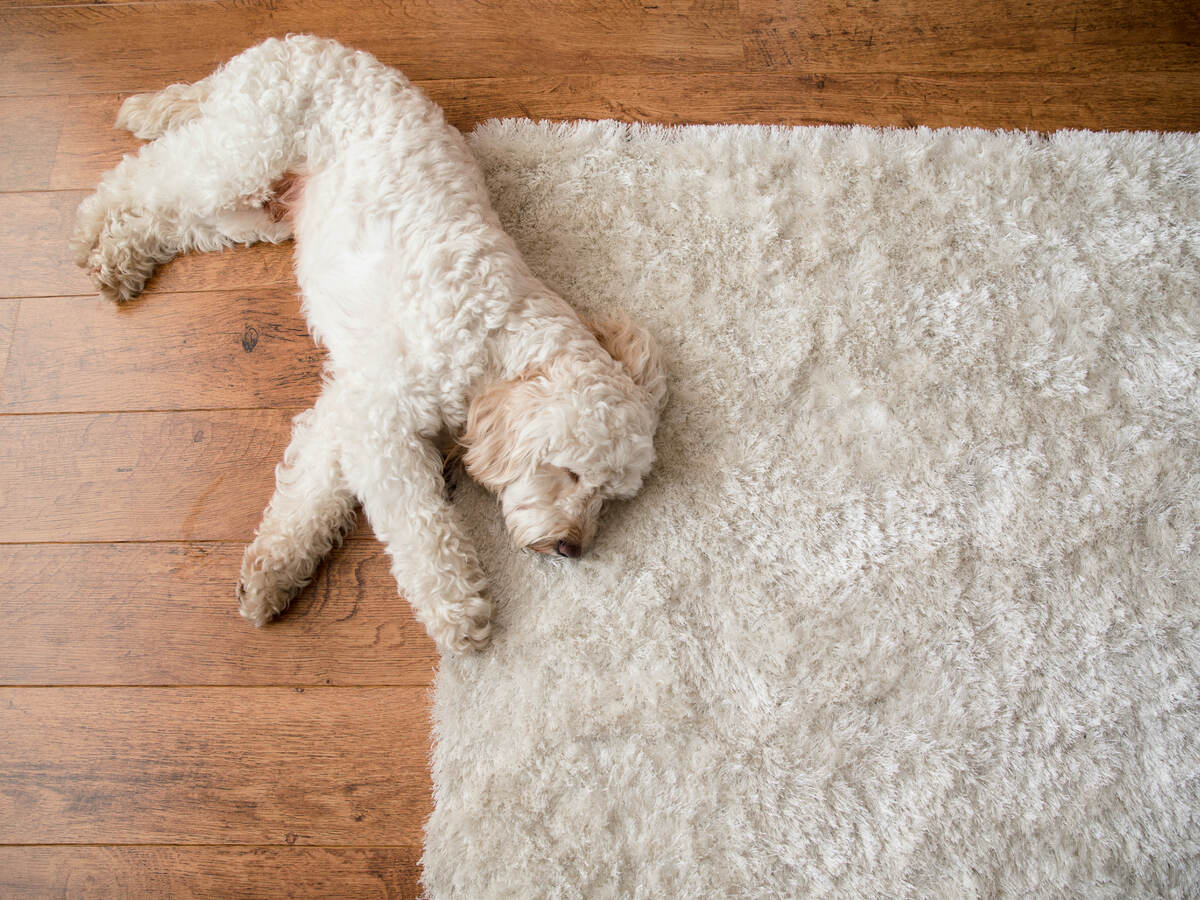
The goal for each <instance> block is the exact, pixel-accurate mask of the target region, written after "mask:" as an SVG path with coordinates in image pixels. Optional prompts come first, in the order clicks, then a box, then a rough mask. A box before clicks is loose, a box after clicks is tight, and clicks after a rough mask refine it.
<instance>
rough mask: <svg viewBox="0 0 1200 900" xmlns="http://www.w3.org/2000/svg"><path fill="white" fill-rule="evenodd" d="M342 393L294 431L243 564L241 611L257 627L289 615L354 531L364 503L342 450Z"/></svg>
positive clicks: (326, 395) (324, 399) (331, 392)
mask: <svg viewBox="0 0 1200 900" xmlns="http://www.w3.org/2000/svg"><path fill="white" fill-rule="evenodd" d="M341 393H342V392H341V391H340V389H339V387H338V385H337V383H336V382H331V383H330V384H328V385H326V387H325V390H324V391H322V392H321V396H320V397H318V398H317V403H316V406H314V407H313V408H312V409H310V410H307V411H306V412H303V413H301V414H300V415H298V416H297V417H296V418H295V420H294V421H293V423H292V439H291V442H290V443H289V444H288V448H287V451H286V452H285V453H284V455H283V462H281V463H280V464H279V465H278V466H277V467H276V469H275V496H273V497H272V498H271V503H270V505H269V506H268V507H267V511H266V512H265V513H264V514H263V520H262V524H261V525H259V526H258V531H257V532H256V534H255V536H254V541H253V543H251V544H250V546H248V547H247V548H246V553H245V555H244V557H243V558H242V572H241V578H240V579H239V581H238V587H237V597H238V605H239V606H240V607H241V611H242V615H243V616H245V617H246V618H247V619H249V620H250V621H251V622H253V623H254V624H255V625H264V624H266V623H267V622H268V621H270V620H271V619H272V618H273V617H274V616H277V615H278V614H279V613H280V612H282V611H283V610H284V609H285V608H286V607H287V605H288V603H290V602H291V600H292V597H294V596H295V595H296V594H297V593H298V592H299V591H300V590H301V588H303V587H304V586H305V585H306V584H308V582H309V581H310V580H311V579H312V577H313V573H314V572H315V571H316V569H317V566H318V565H319V564H320V562H321V560H322V559H324V558H325V557H326V555H328V553H329V551H330V550H331V549H332V548H333V547H334V546H335V545H336V544H338V543H340V542H341V539H342V536H343V535H344V534H345V533H346V531H347V530H349V529H350V528H351V527H352V526H353V525H354V519H355V513H356V511H357V508H358V502H357V500H356V499H355V496H354V494H353V493H352V492H351V490H350V488H349V486H348V485H347V483H346V479H345V477H344V476H343V475H342V469H341V464H340V462H339V460H338V449H337V443H336V439H337V436H338V431H337V416H338V409H339V406H340V403H341V399H340V397H341Z"/></svg>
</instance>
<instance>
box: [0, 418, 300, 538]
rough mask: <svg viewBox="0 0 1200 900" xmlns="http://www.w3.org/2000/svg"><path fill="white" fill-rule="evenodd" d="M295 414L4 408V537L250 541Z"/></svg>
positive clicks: (0, 479)
mask: <svg viewBox="0 0 1200 900" xmlns="http://www.w3.org/2000/svg"><path fill="white" fill-rule="evenodd" d="M292 415H293V413H292V412H290V411H286V410H249V411H247V410H233V411H229V410H226V411H220V412H172V413H115V414H100V415H61V416H56V415H49V416H40V415H30V416H3V417H0V509H2V510H3V512H0V542H7V543H20V542H28V541H56V542H62V541H68V542H69V541H150V540H236V541H244V540H247V539H249V537H250V536H251V535H252V533H253V531H254V528H255V527H256V526H257V525H258V522H259V519H260V517H261V515H262V510H263V508H264V507H265V506H266V504H267V501H268V500H269V499H270V497H271V492H272V491H273V485H274V469H275V465H276V464H277V463H278V462H279V460H280V459H281V458H282V456H283V450H284V447H285V446H286V445H287V441H288V435H289V433H290V430H291V419H292Z"/></svg>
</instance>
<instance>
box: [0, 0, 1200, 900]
mask: <svg viewBox="0 0 1200 900" xmlns="http://www.w3.org/2000/svg"><path fill="white" fill-rule="evenodd" d="M288 31H314V32H318V33H322V34H326V35H329V36H332V37H339V38H341V39H343V40H345V41H347V42H348V43H352V44H356V45H357V46H360V47H362V48H364V49H368V50H371V51H373V52H375V53H376V54H377V55H378V56H380V58H382V59H383V60H384V61H385V62H388V63H391V64H394V65H398V66H400V67H402V68H403V69H404V70H405V72H406V74H408V75H409V77H411V78H413V79H415V80H416V81H417V82H418V83H420V84H421V85H422V87H424V89H425V90H426V91H428V92H429V94H430V95H431V96H432V97H433V98H434V99H435V100H436V101H437V102H439V103H440V104H442V105H443V106H444V107H445V109H446V111H447V115H448V117H449V118H450V121H451V122H453V123H454V124H455V125H457V126H458V127H460V128H462V129H464V130H465V129H469V128H471V127H472V126H474V125H475V124H476V123H477V122H479V121H482V120H484V119H487V118H491V117H495V116H530V117H535V118H547V119H570V118H618V119H622V120H626V121H649V122H663V123H670V124H681V123H691V122H700V123H713V122H736V123H755V122H764V123H774V124H785V125H807V124H822V123H836V124H849V123H861V124H867V125H886V126H912V125H927V126H931V127H941V126H974V127H982V128H1027V129H1036V130H1041V131H1052V130H1056V129H1060V128H1091V129H1153V130H1195V129H1196V128H1197V127H1200V6H1197V5H1196V4H1195V3H1194V2H1191V0H1149V2H1145V3H1137V4H1133V3H1120V4H1111V3H1110V4H1105V3H1090V2H1085V0H1050V2H1047V3H1036V4H1035V3H1028V2H1026V3H1017V4H1014V3H1012V2H1008V0H983V2H979V3H969V4H962V3H958V2H951V0H919V2H913V3H906V4H888V3H876V2H870V0H862V2H860V0H837V2H822V3H816V4H811V3H809V4H799V3H789V2H784V0H740V2H738V0H655V2H647V3H630V2H619V0H612V2H601V0H567V2H558V0H536V2H533V3H523V4H516V3H477V2H468V0H450V2H447V3H437V4H430V3H416V2H411V0H399V2H395V3H386V4H343V3H338V2H323V0H150V2H136V3H127V2H110V3H97V2H94V0H53V2H43V0H0V510H2V511H0V621H3V623H4V626H3V627H0V844H8V846H0V896H3V897H47V896H65V897H85V896H86V897H96V896H103V897H116V896H120V897H164V896H196V897H227V896H234V895H236V896H244V897H279V896H295V897H313V896H320V897H341V896H344V897H371V896H380V897H413V896H416V895H417V886H416V881H417V877H418V870H417V860H418V858H419V853H420V849H419V846H420V824H421V821H422V820H423V818H424V816H425V815H426V814H427V813H428V810H429V809H430V804H431V799H430V795H429V780H428V774H427V773H426V769H425V764H426V760H427V755H428V737H429V736H428V723H427V689H428V685H429V683H430V679H431V677H432V673H433V669H434V666H435V665H436V654H435V652H434V650H433V646H432V643H431V642H430V641H429V639H428V637H427V636H425V634H424V633H423V631H422V629H421V628H420V627H419V626H418V625H416V623H415V622H414V621H413V618H412V614H411V612H410V610H409V609H408V608H407V605H406V604H405V603H404V601H403V600H402V599H401V598H400V597H399V596H398V595H397V593H396V588H395V585H394V584H393V582H392V580H391V577H390V575H389V574H388V571H387V560H386V557H385V556H384V555H383V552H382V549H381V548H380V547H379V545H378V544H377V543H376V542H375V541H374V540H373V539H372V536H371V532H370V529H369V527H368V526H366V525H365V524H361V523H360V527H359V528H358V530H357V531H356V532H355V533H354V534H353V535H352V536H351V538H350V540H348V541H347V543H346V545H345V546H344V547H343V548H342V549H340V550H338V551H336V552H335V553H334V554H333V555H332V557H331V559H330V560H329V561H328V563H327V565H325V566H324V567H323V568H322V569H321V570H320V572H319V574H318V576H317V578H316V580H315V582H314V584H313V585H312V586H310V587H309V588H308V589H307V590H306V591H305V592H304V593H303V594H302V595H301V597H300V598H299V599H298V600H297V602H296V604H295V606H294V608H293V609H292V610H291V611H289V613H288V614H286V615H285V616H284V617H283V619H282V620H281V621H280V622H278V623H276V624H273V625H271V626H268V627H267V628H264V629H254V628H251V627H250V626H249V625H248V624H247V623H245V622H244V621H243V620H241V619H240V617H239V616H238V615H237V612H236V608H235V604H234V600H233V596H232V591H233V583H234V580H235V579H236V576H237V570H238V565H239V561H240V557H241V552H242V542H244V541H245V540H246V539H247V538H248V537H249V536H250V534H251V533H252V531H253V528H254V527H255V525H256V524H257V522H258V519H259V516H260V514H261V510H262V506H263V504H264V503H265V502H266V500H267V498H268V497H269V495H270V493H271V490H272V480H273V469H274V466H275V464H276V462H277V461H278V459H279V456H280V454H281V452H282V449H283V446H284V445H285V444H286V441H287V436H288V429H289V423H290V419H291V417H292V415H293V414H294V412H295V411H296V410H298V409H300V408H303V407H305V406H307V405H308V403H309V402H310V401H311V399H312V397H313V394H314V392H315V391H316V389H317V385H318V382H317V373H318V369H319V366H320V362H321V355H320V353H319V352H318V351H317V350H315V349H314V348H313V347H312V345H311V343H310V342H309V340H308V338H307V336H306V334H305V329H304V326H303V323H302V322H301V320H300V317H299V316H298V313H297V307H296V301H295V290H296V288H295V282H294V280H293V278H292V274H291V255H290V247H289V246H287V245H283V246H278V247H255V248H251V249H248V250H247V249H237V250H234V251H230V252H226V253H222V254H212V255H208V256H197V257H189V258H186V259H182V260H178V261H176V262H174V263H172V264H171V265H169V266H166V267H165V268H164V269H163V271H162V272H161V274H160V275H159V276H157V277H156V278H155V279H154V281H153V282H152V283H151V285H150V290H149V292H148V293H147V296H145V297H144V298H142V299H141V300H139V301H137V302H135V303H133V304H130V305H129V306H128V307H125V308H122V309H116V308H114V307H107V306H104V305H102V304H100V303H99V301H97V300H95V299H94V298H93V297H92V294H91V289H90V287H89V285H88V284H87V282H86V280H85V279H84V278H83V276H82V274H81V273H80V271H79V270H78V269H77V268H76V267H75V266H74V264H73V263H72V261H71V259H70V256H69V253H68V249H67V245H66V241H67V238H68V236H69V234H70V230H71V223H72V219H73V215H74V209H75V207H76V205H77V204H78V202H79V200H80V198H81V197H82V196H83V192H84V191H86V190H88V189H89V188H90V187H91V186H92V185H93V184H94V183H95V181H96V180H97V179H98V178H99V177H100V174H101V173H102V172H103V171H104V170H105V169H107V168H109V167H111V166H112V165H114V164H115V163H116V162H117V161H118V160H119V159H120V157H121V155H122V154H124V153H130V152H135V151H136V148H137V142H136V141H135V140H133V138H131V137H130V136H129V135H128V134H125V133H123V132H120V131H117V130H116V129H114V128H113V127H112V122H113V117H114V115H115V113H116V110H117V108H118V106H119V104H120V102H121V100H122V99H123V97H124V96H125V95H127V94H128V93H130V92H135V91H142V90H153V89H157V88H160V87H162V86H164V85H165V84H167V83H169V82H172V81H178V80H184V79H194V78H197V77H201V76H203V75H207V74H208V73H209V71H210V70H211V69H212V67H213V66H214V65H215V64H216V63H218V62H220V61H222V60H223V59H225V58H227V57H228V56H230V55H232V54H233V53H235V52H237V51H239V50H241V49H243V48H244V47H246V46H247V45H249V44H251V43H253V42H255V41H257V40H258V39H260V38H264V37H267V36H270V35H280V34H283V33H286V32H288ZM301 691H302V692H301ZM496 737H497V740H503V736H502V735H497V736H496ZM114 845H120V846H114Z"/></svg>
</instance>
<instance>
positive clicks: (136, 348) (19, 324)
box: [0, 254, 324, 412]
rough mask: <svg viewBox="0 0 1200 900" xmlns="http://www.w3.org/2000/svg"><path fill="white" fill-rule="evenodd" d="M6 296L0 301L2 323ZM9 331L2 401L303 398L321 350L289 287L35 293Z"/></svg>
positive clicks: (297, 404)
mask: <svg viewBox="0 0 1200 900" xmlns="http://www.w3.org/2000/svg"><path fill="white" fill-rule="evenodd" d="M231 255H232V254H231ZM13 302H14V301H0V329H2V328H3V321H4V316H5V312H6V310H5V308H4V304H5V303H7V304H10V305H11V304H12V303H13ZM2 341H3V337H0V356H2V355H3V344H2ZM9 342H10V344H11V350H10V351H9V354H8V367H7V370H5V371H4V373H3V378H2V380H0V412H31V411H40V412H79V411H89V410H153V409H163V410H170V409H187V408H219V407H233V408H246V407H261V406H274V407H284V408H301V409H302V408H304V407H307V406H311V405H312V402H313V400H314V399H315V398H316V396H317V392H318V390H319V389H320V370H321V364H322V362H323V358H324V356H323V354H322V353H321V352H320V351H318V350H317V348H316V346H315V345H314V344H313V341H312V338H311V337H309V334H308V329H307V327H306V326H305V324H304V319H303V317H302V316H301V315H300V309H299V302H298V301H297V298H296V293H295V291H294V290H289V289H282V288H272V289H255V290H247V291H240V292H239V291H233V292H225V291H214V292H207V293H182V294H150V295H147V296H145V297H143V298H142V299H141V300H139V301H135V302H133V303H128V304H125V305H123V306H117V305H115V304H112V303H108V302H105V301H103V300H100V299H98V298H96V297H61V298H50V297H41V298H36V299H32V300H29V301H27V302H26V303H24V304H23V305H22V307H21V314H20V316H19V318H18V319H17V320H16V323H15V329H13V331H12V334H11V337H10V338H9Z"/></svg>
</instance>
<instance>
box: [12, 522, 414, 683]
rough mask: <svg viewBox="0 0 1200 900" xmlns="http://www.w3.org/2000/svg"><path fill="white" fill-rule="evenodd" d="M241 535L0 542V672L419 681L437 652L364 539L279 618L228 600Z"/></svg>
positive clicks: (333, 560)
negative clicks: (210, 540)
mask: <svg viewBox="0 0 1200 900" xmlns="http://www.w3.org/2000/svg"><path fill="white" fill-rule="evenodd" d="M241 560H242V546H241V544H192V543H183V544H174V543H149V544H142V543H131V544H87V545H82V546H80V545H74V544H11V545H0V584H3V585H5V586H6V589H5V590H4V591H3V592H2V593H0V621H2V622H4V627H3V628H0V660H4V664H3V666H2V667H0V684H8V685H54V684H66V685H70V684H89V685H108V684H113V685H239V684H241V685H295V686H305V685H418V686H424V685H428V684H429V683H430V681H431V679H432V676H433V671H434V667H435V665H436V663H437V654H436V651H435V649H434V646H433V642H432V641H431V640H430V639H429V637H428V635H426V634H425V630H424V629H423V628H422V627H421V626H420V625H419V624H417V622H416V620H415V619H414V618H413V615H412V612H411V610H410V608H409V606H408V604H407V603H406V602H405V601H404V600H403V599H402V598H401V597H399V596H398V594H397V591H396V583H395V580H394V579H393V578H392V576H391V573H390V572H389V569H388V560H387V557H386V555H385V554H384V552H383V548H382V547H380V546H379V545H378V544H377V543H375V542H374V541H365V540H364V541H351V542H349V543H347V544H346V545H344V546H343V547H342V548H340V549H337V550H334V552H333V553H332V554H331V556H330V557H329V559H328V560H327V562H326V563H325V565H323V566H322V567H321V569H320V570H319V571H318V574H317V577H316V579H315V580H314V582H313V583H312V584H311V585H309V587H308V588H307V589H305V590H304V591H303V592H302V593H301V594H300V596H299V597H298V598H297V599H296V600H295V601H294V602H293V604H292V606H291V607H290V608H289V609H288V610H287V611H286V612H285V613H284V614H283V616H281V617H280V618H279V619H277V620H276V621H275V622H273V623H271V624H270V625H267V626H265V627H263V628H255V627H254V626H252V625H251V624H250V623H249V622H247V621H246V620H245V619H243V618H242V617H241V616H240V615H239V614H238V611H237V603H236V601H235V600H234V584H235V583H236V581H237V577H238V571H239V569H240V566H241Z"/></svg>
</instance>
